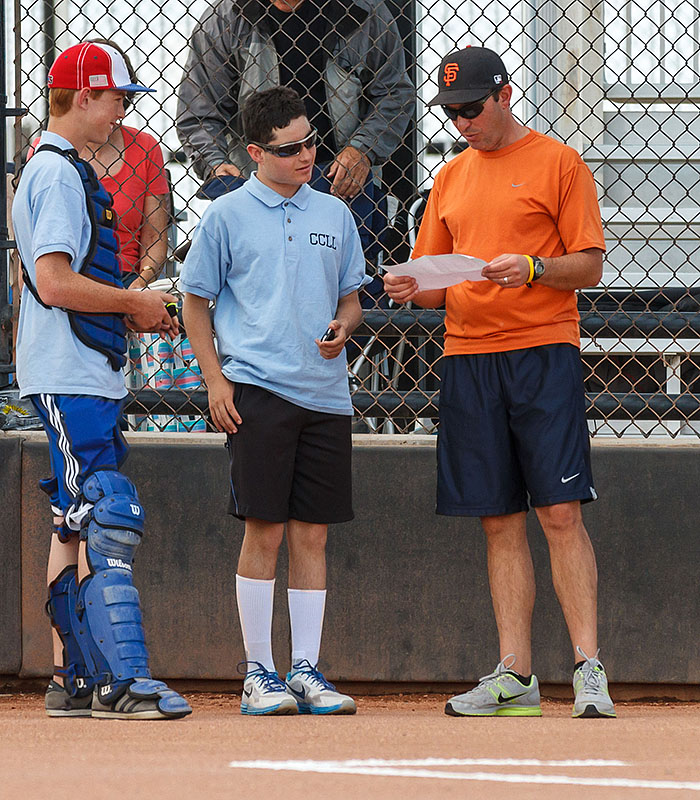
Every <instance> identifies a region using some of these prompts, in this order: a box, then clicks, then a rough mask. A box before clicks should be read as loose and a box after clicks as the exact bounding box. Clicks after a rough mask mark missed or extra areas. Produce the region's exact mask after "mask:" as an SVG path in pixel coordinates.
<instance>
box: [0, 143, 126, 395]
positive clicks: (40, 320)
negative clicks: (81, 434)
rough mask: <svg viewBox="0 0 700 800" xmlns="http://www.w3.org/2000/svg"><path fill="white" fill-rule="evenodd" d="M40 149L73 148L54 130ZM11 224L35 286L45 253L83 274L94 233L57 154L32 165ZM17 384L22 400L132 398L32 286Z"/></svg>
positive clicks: (23, 318)
mask: <svg viewBox="0 0 700 800" xmlns="http://www.w3.org/2000/svg"><path fill="white" fill-rule="evenodd" d="M40 144H52V145H56V146H57V147H60V148H61V149H62V150H70V149H71V148H72V147H73V145H72V144H71V143H70V142H69V141H68V140H66V139H64V138H63V137H62V136H58V135H57V134H55V133H49V132H48V131H45V132H44V133H42V135H41V142H40ZM12 224H13V226H14V231H15V239H16V241H17V249H18V250H19V255H20V258H21V259H22V262H23V263H24V265H25V267H26V268H27V271H28V272H29V276H30V278H31V280H32V283H33V284H34V285H35V286H36V267H35V264H36V259H37V258H39V257H40V256H43V255H46V254H47V253H67V254H68V257H69V258H70V260H71V267H72V268H73V270H74V271H75V272H77V271H78V270H79V269H80V267H81V265H82V262H83V259H84V258H85V256H86V255H87V252H88V248H89V245H90V236H91V233H92V227H91V225H90V219H89V217H88V213H87V206H86V204H85V192H84V190H83V186H82V183H81V181H80V176H79V175H78V170H77V169H76V168H75V167H74V166H73V165H72V164H71V163H70V162H69V161H68V160H67V159H65V158H63V156H60V155H59V154H58V153H47V152H43V153H37V154H36V155H34V156H33V157H32V158H30V159H29V161H28V162H27V165H26V167H25V168H24V171H23V172H22V177H21V179H20V182H19V187H18V188H17V194H16V195H15V199H14V203H13V205H12ZM17 381H18V383H19V387H20V396H21V397H27V396H28V395H31V394H41V393H47V394H87V395H95V396H98V397H106V398H108V399H111V400H118V399H120V398H122V397H124V396H125V395H126V389H125V388H124V375H123V373H122V372H121V371H119V372H115V371H114V370H113V369H112V368H111V367H110V365H109V362H108V361H107V358H106V356H104V355H102V353H98V352H97V351H96V350H93V349H92V348H90V347H87V346H86V345H84V344H83V343H82V342H80V341H79V340H78V339H77V338H76V336H75V335H74V334H73V331H72V330H71V327H70V322H69V320H68V314H66V312H65V311H61V309H59V308H48V309H47V308H44V307H43V306H42V305H40V304H39V303H38V302H37V301H36V300H35V299H34V297H33V295H32V294H31V292H30V291H29V289H28V288H27V287H26V286H25V287H24V289H23V290H22V302H21V306H20V312H19V327H18V331H17Z"/></svg>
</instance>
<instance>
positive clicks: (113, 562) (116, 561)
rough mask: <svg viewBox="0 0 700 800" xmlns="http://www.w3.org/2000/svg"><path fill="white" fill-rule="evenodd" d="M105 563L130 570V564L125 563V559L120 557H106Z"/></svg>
mask: <svg viewBox="0 0 700 800" xmlns="http://www.w3.org/2000/svg"><path fill="white" fill-rule="evenodd" d="M107 564H108V566H110V567H117V568H119V569H128V570H129V572H131V564H127V563H126V561H122V560H121V558H108V559H107Z"/></svg>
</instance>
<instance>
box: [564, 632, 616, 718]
mask: <svg viewBox="0 0 700 800" xmlns="http://www.w3.org/2000/svg"><path fill="white" fill-rule="evenodd" d="M576 650H577V651H578V653H579V654H580V655H581V656H583V658H584V659H585V660H584V663H583V664H582V665H581V666H580V667H579V668H578V669H577V670H576V671H575V672H574V692H575V694H576V699H575V700H574V709H573V712H572V714H571V716H572V717H616V716H617V714H616V713H615V706H614V705H613V701H612V700H611V699H610V695H609V694H608V676H607V675H606V674H605V668H604V667H603V665H602V664H601V663H600V661H598V653H599V652H600V650H597V651H596V654H595V655H594V656H593V658H589V657H588V656H587V655H586V654H585V653H584V652H583V650H581V648H580V647H578V646H577V647H576Z"/></svg>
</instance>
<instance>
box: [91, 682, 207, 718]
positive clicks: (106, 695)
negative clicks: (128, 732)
mask: <svg viewBox="0 0 700 800" xmlns="http://www.w3.org/2000/svg"><path fill="white" fill-rule="evenodd" d="M191 713H192V709H191V708H190V705H189V703H188V702H187V700H185V698H184V697H181V696H180V695H179V694H178V693H177V692H175V691H173V690H172V689H169V688H168V686H167V684H165V683H163V682H162V681H154V680H153V679H152V678H147V679H139V680H135V681H133V682H132V683H130V684H128V685H126V686H124V685H122V686H114V685H110V684H107V685H104V684H102V685H98V686H95V691H94V694H93V697H92V716H93V717H97V718H99V719H179V718H180V717H186V716H187V715H188V714H191Z"/></svg>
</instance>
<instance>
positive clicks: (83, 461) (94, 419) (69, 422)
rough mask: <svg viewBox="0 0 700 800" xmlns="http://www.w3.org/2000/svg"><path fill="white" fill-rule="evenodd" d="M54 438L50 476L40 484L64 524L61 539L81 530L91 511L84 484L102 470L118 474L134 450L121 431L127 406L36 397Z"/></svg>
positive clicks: (88, 399)
mask: <svg viewBox="0 0 700 800" xmlns="http://www.w3.org/2000/svg"><path fill="white" fill-rule="evenodd" d="M30 399H31V401H32V403H33V404H34V407H35V408H36V412H37V414H38V415H39V417H40V418H41V421H42V423H43V425H44V430H45V431H46V434H47V436H48V437H49V456H50V458H51V472H52V474H51V476H50V477H48V478H44V479H43V480H41V481H40V482H39V485H40V487H41V489H42V490H43V491H44V492H46V494H48V495H49V497H50V499H51V510H52V511H53V513H54V516H63V517H64V518H65V522H64V524H63V526H61V528H60V529H59V531H58V534H59V536H60V537H61V538H62V539H64V540H65V539H67V538H68V537H69V536H70V534H71V532H75V531H79V530H80V523H81V522H82V521H83V518H84V517H85V515H86V514H87V513H88V512H89V511H90V509H91V508H92V504H91V503H86V502H84V501H83V500H82V499H81V489H82V486H83V482H84V481H85V478H87V477H88V476H89V475H91V474H92V473H93V472H95V470H98V469H119V467H120V466H121V465H122V463H123V462H124V459H125V458H126V457H127V455H128V454H129V445H128V444H127V443H126V441H125V440H124V436H123V435H122V432H121V431H120V430H119V420H120V418H121V415H122V406H123V401H122V400H108V399H106V398H104V397H92V396H90V395H73V394H35V395H32V396H31V397H30Z"/></svg>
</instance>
